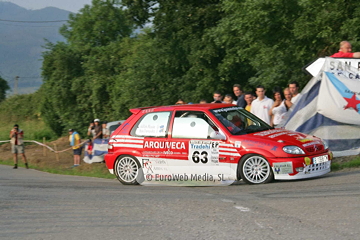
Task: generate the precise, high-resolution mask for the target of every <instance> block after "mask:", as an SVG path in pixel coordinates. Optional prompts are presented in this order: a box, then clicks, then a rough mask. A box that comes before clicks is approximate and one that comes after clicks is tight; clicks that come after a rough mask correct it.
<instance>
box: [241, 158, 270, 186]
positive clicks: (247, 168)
mask: <svg viewBox="0 0 360 240" xmlns="http://www.w3.org/2000/svg"><path fill="white" fill-rule="evenodd" d="M239 171H240V177H241V178H242V180H243V181H244V182H246V183H249V184H261V183H268V182H271V181H272V180H273V179H274V174H273V172H272V170H271V167H270V164H269V162H268V161H267V160H266V159H265V158H264V157H262V156H260V155H255V154H252V155H249V156H246V157H245V158H244V159H242V160H241V161H240V165H239Z"/></svg>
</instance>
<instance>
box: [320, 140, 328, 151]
mask: <svg viewBox="0 0 360 240" xmlns="http://www.w3.org/2000/svg"><path fill="white" fill-rule="evenodd" d="M321 141H322V144H323V145H324V149H328V148H329V145H328V144H327V142H326V141H324V140H321Z"/></svg>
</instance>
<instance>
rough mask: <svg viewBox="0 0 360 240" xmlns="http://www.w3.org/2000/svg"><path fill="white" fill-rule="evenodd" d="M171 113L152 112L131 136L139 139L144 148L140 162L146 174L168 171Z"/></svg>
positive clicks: (142, 120) (143, 118) (141, 121)
mask: <svg viewBox="0 0 360 240" xmlns="http://www.w3.org/2000/svg"><path fill="white" fill-rule="evenodd" d="M171 113H172V112H171V111H165V112H150V113H147V114H145V115H144V116H143V117H142V118H141V119H140V120H139V121H138V123H137V124H136V125H135V126H134V128H133V129H132V131H131V135H132V136H134V137H138V138H139V141H141V143H142V146H141V147H140V148H139V149H138V151H139V152H140V156H139V157H138V158H139V161H140V164H141V166H142V167H143V171H144V174H163V172H166V171H167V167H166V166H167V161H166V159H167V157H168V155H169V154H168V152H169V150H170V147H171V146H172V145H171V144H169V140H168V128H169V122H170V117H171Z"/></svg>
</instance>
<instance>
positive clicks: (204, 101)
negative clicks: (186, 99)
mask: <svg viewBox="0 0 360 240" xmlns="http://www.w3.org/2000/svg"><path fill="white" fill-rule="evenodd" d="M199 103H201V104H205V103H207V101H206V100H205V99H201V100H200V102H199Z"/></svg>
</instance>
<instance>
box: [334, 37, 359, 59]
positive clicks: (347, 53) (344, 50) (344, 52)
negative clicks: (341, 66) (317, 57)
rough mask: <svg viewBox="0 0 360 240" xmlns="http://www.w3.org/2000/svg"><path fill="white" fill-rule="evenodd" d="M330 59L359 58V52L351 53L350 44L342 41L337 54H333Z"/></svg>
mask: <svg viewBox="0 0 360 240" xmlns="http://www.w3.org/2000/svg"><path fill="white" fill-rule="evenodd" d="M330 57H333V58H360V52H354V53H353V52H352V49H351V43H349V42H348V41H342V42H341V43H340V49H339V52H337V53H334V54H333V55H331V56H330Z"/></svg>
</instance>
